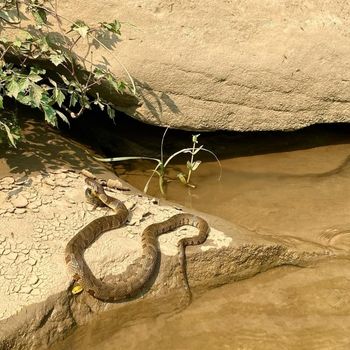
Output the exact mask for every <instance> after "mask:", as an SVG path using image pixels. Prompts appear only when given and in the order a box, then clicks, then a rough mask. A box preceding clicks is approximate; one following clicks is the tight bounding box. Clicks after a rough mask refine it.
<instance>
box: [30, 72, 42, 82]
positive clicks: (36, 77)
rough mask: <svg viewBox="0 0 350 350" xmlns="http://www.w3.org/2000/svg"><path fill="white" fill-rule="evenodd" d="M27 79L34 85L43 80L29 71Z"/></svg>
mask: <svg viewBox="0 0 350 350" xmlns="http://www.w3.org/2000/svg"><path fill="white" fill-rule="evenodd" d="M44 73H45V72H44ZM28 79H29V80H30V81H32V82H34V83H37V82H38V81H40V80H42V79H43V78H42V77H41V76H40V75H39V74H37V73H36V71H31V72H30V73H29V75H28Z"/></svg>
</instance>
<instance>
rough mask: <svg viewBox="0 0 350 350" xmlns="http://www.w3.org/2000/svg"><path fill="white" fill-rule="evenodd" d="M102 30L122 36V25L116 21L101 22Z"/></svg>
mask: <svg viewBox="0 0 350 350" xmlns="http://www.w3.org/2000/svg"><path fill="white" fill-rule="evenodd" d="M100 25H101V27H102V28H104V29H107V30H108V31H110V32H112V33H114V34H118V35H120V34H121V33H120V28H121V24H120V22H119V21H117V20H116V19H115V20H114V21H113V22H110V23H107V22H100Z"/></svg>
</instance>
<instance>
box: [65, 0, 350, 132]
mask: <svg viewBox="0 0 350 350" xmlns="http://www.w3.org/2000/svg"><path fill="white" fill-rule="evenodd" d="M59 11H60V12H63V14H64V15H65V16H66V17H69V18H71V19H75V18H76V17H77V15H76V14H77V13H79V18H80V19H84V20H86V21H91V22H99V21H108V20H111V19H114V18H118V19H120V20H121V21H123V22H128V23H131V24H133V25H135V27H133V26H129V25H127V24H124V25H123V28H122V37H121V41H120V42H118V43H117V45H116V50H115V52H116V56H117V57H118V59H119V60H120V61H121V62H123V63H124V64H125V66H126V67H127V68H128V70H129V71H130V74H131V75H132V76H133V77H134V79H135V81H136V83H137V85H138V88H139V89H138V93H139V96H138V97H139V102H140V103H139V105H138V104H137V103H136V102H135V99H131V98H130V99H129V100H128V99H125V98H123V100H121V99H120V97H118V96H115V98H114V102H115V103H116V104H117V105H118V104H119V105H121V107H120V109H121V110H123V111H124V112H126V113H127V114H129V115H131V116H133V117H135V118H138V119H140V120H142V121H145V122H147V123H151V124H157V125H159V124H160V125H170V126H172V127H176V128H184V129H206V130H213V129H227V130H239V131H248V130H292V129H298V128H302V127H305V126H307V125H311V124H316V123H330V122H347V121H350V110H349V102H350V83H349V82H350V70H349V67H350V55H349V53H350V35H349V34H350V23H349V22H350V20H349V18H350V17H349V13H350V5H347V4H346V3H344V2H334V1H329V0H328V1H324V0H322V1H321V0H311V1H308V2H305V1H301V0H296V1H293V2H290V1H288V0H282V1H278V2H276V1H272V0H264V1H260V2H257V1H253V0H247V1H240V0H217V1H214V2H213V1H201V2H196V1H192V0H181V1H176V2H174V1H170V0H147V1H145V0H137V1H135V0H125V1H117V0H109V1H107V2H104V3H103V6H101V4H100V3H99V2H96V1H94V0H84V1H83V0H76V1H74V6H73V2H72V1H71V0H70V1H69V0H64V1H61V2H60V9H59ZM98 54H100V55H104V56H106V54H105V53H101V52H100V53H97V52H96V56H95V57H96V58H98ZM108 60H109V63H110V65H111V68H112V70H113V71H114V72H115V73H117V74H119V75H123V74H124V76H125V73H123V70H122V69H121V67H120V65H119V63H118V62H117V60H116V59H115V58H113V57H108Z"/></svg>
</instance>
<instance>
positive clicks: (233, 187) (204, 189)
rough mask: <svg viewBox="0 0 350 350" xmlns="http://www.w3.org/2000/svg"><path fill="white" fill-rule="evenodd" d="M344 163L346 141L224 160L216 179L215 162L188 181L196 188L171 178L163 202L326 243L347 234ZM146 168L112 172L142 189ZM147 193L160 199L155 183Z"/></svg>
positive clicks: (349, 149)
mask: <svg viewBox="0 0 350 350" xmlns="http://www.w3.org/2000/svg"><path fill="white" fill-rule="evenodd" d="M349 159H350V145H349V144H347V143H344V144H337V145H335V144H334V145H327V146H322V147H315V148H311V149H306V150H295V151H289V152H278V153H268V154H260V155H254V156H246V157H236V158H231V159H223V160H222V161H221V163H222V168H223V174H222V178H221V180H220V181H218V180H217V177H218V166H217V164H216V163H215V162H210V163H204V164H201V165H200V167H199V168H198V170H197V172H196V173H195V176H194V177H193V182H194V183H195V184H198V186H197V188H196V189H194V190H193V189H188V188H185V187H184V186H182V185H181V184H180V182H179V181H176V180H174V181H172V182H170V183H169V184H168V186H167V198H168V199H169V200H172V201H175V202H177V203H181V204H183V205H185V206H187V207H190V208H194V209H197V210H200V211H203V212H207V213H209V214H213V215H217V216H220V217H222V218H224V219H226V220H228V221H231V222H233V223H235V224H238V225H240V226H243V227H245V228H247V229H249V230H251V231H254V232H256V233H259V234H268V235H288V236H296V237H299V238H302V239H305V240H310V241H316V242H319V243H323V244H328V242H329V240H332V239H333V240H334V239H335V238H334V237H335V236H338V235H339V234H341V233H346V232H349V233H350V215H349V209H350V161H349ZM151 165H153V164H152V163H148V162H147V164H145V163H141V162H140V161H138V164H137V165H134V166H137V167H138V168H137V169H134V168H132V169H131V170H130V168H129V169H128V172H126V171H125V169H123V166H122V165H117V166H116V169H117V173H118V174H119V175H120V176H121V177H122V178H123V179H125V180H127V181H128V182H129V183H131V184H133V185H134V186H135V187H138V188H140V189H142V188H143V186H144V184H145V182H146V181H147V178H148V176H149V171H147V170H146V169H150V166H151ZM129 166H130V165H129ZM169 170H170V171H169V175H170V177H172V178H176V173H177V171H176V170H181V171H185V167H184V166H182V165H175V166H174V167H172V168H171V169H169ZM150 193H151V194H155V195H159V191H158V188H157V181H156V180H154V181H153V186H152V188H151V190H150ZM337 239H338V240H339V239H340V237H338V238H337ZM342 239H345V236H344V237H342ZM349 239H350V236H349ZM349 243H350V241H349ZM339 244H340V243H339Z"/></svg>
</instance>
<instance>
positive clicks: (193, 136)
mask: <svg viewBox="0 0 350 350" xmlns="http://www.w3.org/2000/svg"><path fill="white" fill-rule="evenodd" d="M199 136H200V134H197V135H192V142H193V143H198V141H197V140H198V137H199Z"/></svg>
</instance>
